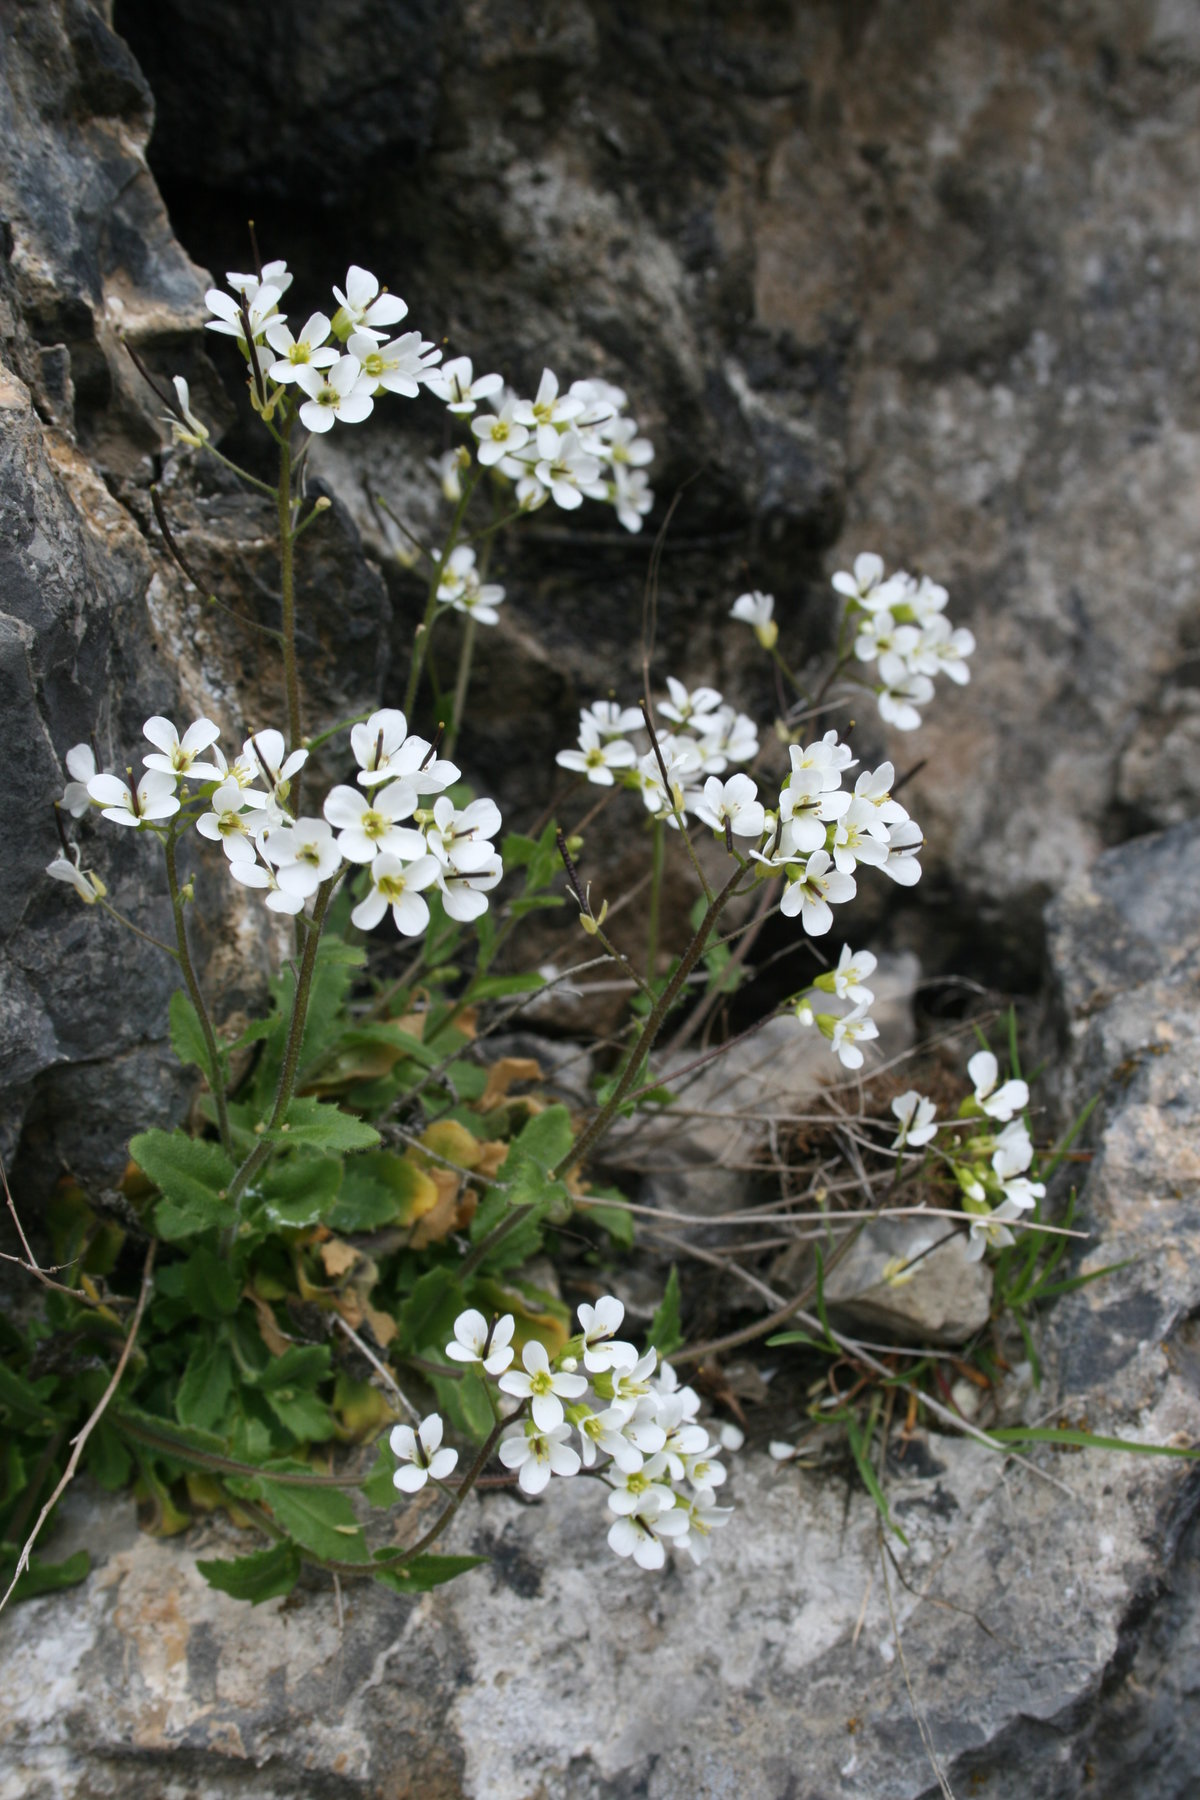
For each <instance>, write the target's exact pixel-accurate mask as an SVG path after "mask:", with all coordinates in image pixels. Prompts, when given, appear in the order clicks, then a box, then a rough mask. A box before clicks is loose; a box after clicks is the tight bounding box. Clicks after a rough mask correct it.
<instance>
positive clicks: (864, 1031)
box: [830, 1006, 879, 1069]
mask: <svg viewBox="0 0 1200 1800" xmlns="http://www.w3.org/2000/svg"><path fill="white" fill-rule="evenodd" d="M878 1036H879V1027H878V1025H876V1023H875V1021H874V1019H871V1018H868V1016H867V1009H866V1007H865V1006H856V1007H855V1008H854V1010H853V1012H848V1013H843V1014H842V1016H841V1018H840V1019H835V1020H834V1024H833V1035H832V1037H831V1038H830V1044H831V1046H832V1048H833V1051H834V1053H835V1055H836V1056H837V1059H838V1061H839V1062H840V1063H841V1064H842V1067H843V1068H846V1069H861V1068H862V1064H863V1053H862V1051H861V1050H860V1049H859V1047H858V1039H859V1038H877V1037H878Z"/></svg>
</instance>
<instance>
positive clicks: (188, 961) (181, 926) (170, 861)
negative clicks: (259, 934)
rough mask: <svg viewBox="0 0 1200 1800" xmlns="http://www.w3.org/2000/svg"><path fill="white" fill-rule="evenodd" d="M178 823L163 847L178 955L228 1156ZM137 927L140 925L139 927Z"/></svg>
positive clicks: (221, 1086)
mask: <svg viewBox="0 0 1200 1800" xmlns="http://www.w3.org/2000/svg"><path fill="white" fill-rule="evenodd" d="M176 837H177V833H176V830H175V823H174V821H172V823H171V826H170V827H169V829H168V830H167V832H166V833H165V835H164V837H163V850H164V852H165V855H166V859H167V886H168V888H169V889H170V892H171V908H172V911H173V913H174V916H175V941H176V943H177V945H178V949H177V951H176V953H175V954H176V957H177V959H178V962H179V967H180V968H181V969H182V970H183V979H184V985H185V986H186V988H187V991H188V999H189V1000H190V1001H191V1003H192V1006H193V1008H194V1010H195V1013H196V1017H197V1019H199V1021H200V1030H201V1031H202V1033H203V1034H204V1050H205V1054H206V1056H207V1057H208V1071H207V1073H208V1085H209V1088H210V1089H211V1091H212V1097H213V1105H214V1106H215V1108H216V1112H217V1130H218V1132H219V1133H220V1137H221V1148H222V1149H223V1150H224V1151H225V1154H226V1155H227V1156H228V1155H230V1154H231V1153H232V1150H233V1138H232V1135H231V1134H230V1130H229V1108H228V1105H227V1103H226V1099H225V1083H224V1081H223V1080H222V1078H221V1052H220V1050H219V1049H218V1047H217V1036H216V1032H215V1031H214V1030H213V1023H212V1019H211V1018H210V1017H209V1012H208V1007H207V1006H206V1005H205V1003H204V995H203V993H202V991H201V988H200V983H199V982H198V981H197V979H196V970H195V967H194V965H193V963H192V957H191V952H190V950H189V949H188V941H187V925H186V923H185V921H184V917H183V905H184V902H183V893H182V890H181V889H180V886H179V865H178V859H177V856H176V849H175V845H176ZM135 929H136V927H135Z"/></svg>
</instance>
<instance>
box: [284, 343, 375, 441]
mask: <svg viewBox="0 0 1200 1800" xmlns="http://www.w3.org/2000/svg"><path fill="white" fill-rule="evenodd" d="M296 381H297V384H298V385H299V386H300V387H302V388H303V390H304V392H305V393H306V394H307V395H308V399H307V400H306V401H305V402H304V404H303V405H302V406H301V408H300V423H301V424H302V425H303V426H304V428H305V430H306V431H313V432H322V431H332V430H333V423H334V420H335V419H340V420H341V421H342V423H343V424H344V425H361V423H362V421H363V420H364V419H367V418H369V417H370V415H371V413H372V412H373V411H374V408H375V402H374V400H372V398H371V392H370V384H369V383H367V382H364V381H363V380H362V364H361V363H360V362H359V360H358V358H357V357H356V356H339V357H338V359H337V361H336V362H335V363H333V364H332V365H331V367H329V368H328V369H315V368H314V367H313V366H312V364H311V363H301V364H297V367H296Z"/></svg>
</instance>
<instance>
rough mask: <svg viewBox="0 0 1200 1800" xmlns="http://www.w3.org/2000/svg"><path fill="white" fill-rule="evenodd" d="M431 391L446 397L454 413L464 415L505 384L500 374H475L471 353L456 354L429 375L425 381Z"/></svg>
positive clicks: (447, 403)
mask: <svg viewBox="0 0 1200 1800" xmlns="http://www.w3.org/2000/svg"><path fill="white" fill-rule="evenodd" d="M425 385H426V387H427V388H428V389H429V391H430V393H431V394H436V395H437V397H438V399H439V400H444V401H445V402H446V405H447V407H448V409H449V410H450V411H451V412H452V413H460V414H462V415H463V416H464V417H465V416H467V415H468V414H470V413H473V412H474V411H475V406H476V403H477V402H478V401H480V400H486V399H487V397H488V395H489V394H498V393H499V392H500V390H501V389H502V388H503V386H504V381H503V379H502V377H501V376H499V375H480V376H479V377H478V378H476V376H475V372H474V369H473V368H472V365H471V359H470V357H469V356H456V357H454V359H453V360H452V361H451V362H448V363H443V364H442V366H441V368H440V369H438V370H436V371H435V373H433V374H432V375H430V376H429V377H428V379H427V381H426V383H425Z"/></svg>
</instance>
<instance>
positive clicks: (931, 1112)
mask: <svg viewBox="0 0 1200 1800" xmlns="http://www.w3.org/2000/svg"><path fill="white" fill-rule="evenodd" d="M892 1111H893V1112H894V1113H895V1115H896V1118H897V1120H898V1121H899V1124H900V1130H899V1132H898V1133H897V1135H896V1137H894V1138H893V1139H892V1149H893V1150H905V1149H908V1150H919V1149H920V1147H921V1145H922V1144H928V1143H929V1142H930V1140H931V1139H932V1138H935V1137H936V1136H937V1125H936V1124H935V1123H934V1121H935V1119H936V1118H937V1107H936V1106H935V1105H934V1103H933V1101H932V1100H927V1099H926V1098H925V1096H924V1094H918V1093H917V1091H916V1089H915V1088H910V1089H909V1090H908V1092H907V1093H906V1094H897V1095H896V1098H895V1099H894V1100H893V1101H892Z"/></svg>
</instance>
